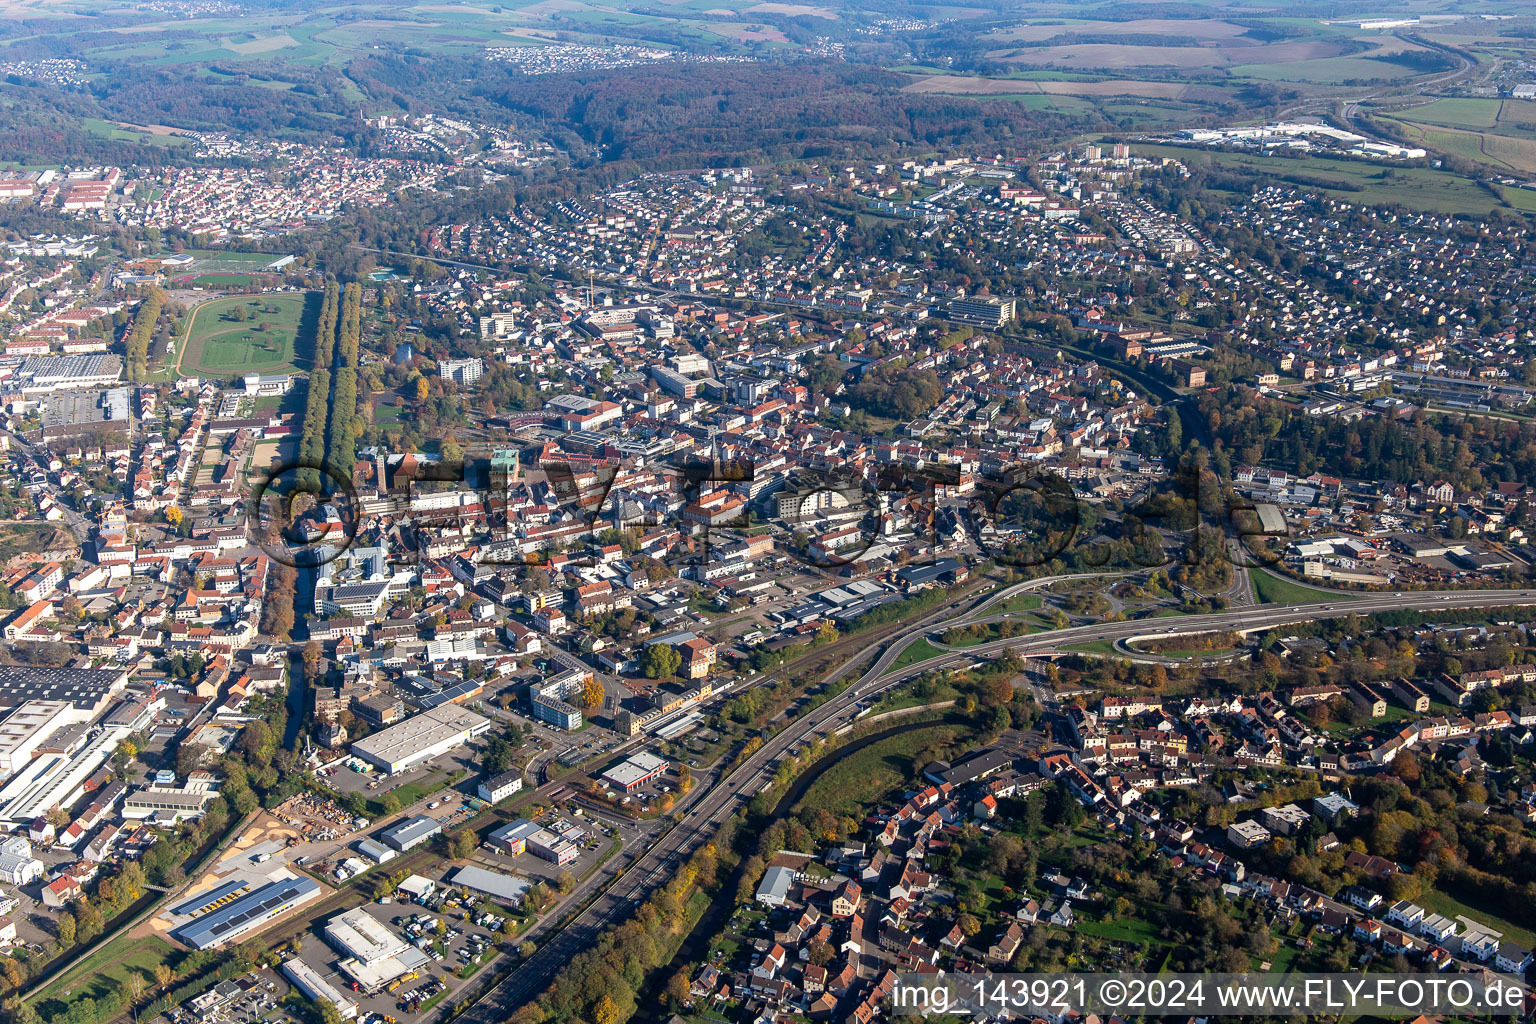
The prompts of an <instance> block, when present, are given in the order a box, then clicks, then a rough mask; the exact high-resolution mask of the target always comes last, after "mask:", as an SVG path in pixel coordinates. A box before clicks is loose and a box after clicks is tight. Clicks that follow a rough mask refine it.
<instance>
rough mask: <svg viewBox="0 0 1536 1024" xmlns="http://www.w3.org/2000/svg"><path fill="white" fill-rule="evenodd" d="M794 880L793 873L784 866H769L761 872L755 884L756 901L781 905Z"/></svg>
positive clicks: (772, 905) (767, 904)
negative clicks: (761, 875) (758, 881)
mask: <svg viewBox="0 0 1536 1024" xmlns="http://www.w3.org/2000/svg"><path fill="white" fill-rule="evenodd" d="M794 881H795V873H794V871H792V870H791V869H789V868H786V867H771V868H769V869H768V870H767V871H765V872H764V873H763V880H762V881H761V882H760V883H758V886H757V896H756V899H757V902H759V903H762V904H764V905H766V906H770V907H782V906H783V905H784V901H785V900H787V899H788V898H789V887H790V886H791V885H792V884H793V883H794Z"/></svg>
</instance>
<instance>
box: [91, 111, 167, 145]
mask: <svg viewBox="0 0 1536 1024" xmlns="http://www.w3.org/2000/svg"><path fill="white" fill-rule="evenodd" d="M80 126H81V127H82V128H84V129H85V130H86V131H88V132H90V133H91V134H92V135H100V136H101V137H102V138H104V139H110V140H112V141H113V142H147V143H149V144H150V145H151V146H185V145H187V144H188V143H190V142H191V141H192V140H191V139H189V138H187V137H186V136H183V135H169V134H166V133H165V132H150V131H135V130H134V129H132V128H124V127H123V126H122V125H117V124H113V123H112V122H111V121H103V120H101V119H100V118H97V117H87V118H84V119H83V120H81V122H80Z"/></svg>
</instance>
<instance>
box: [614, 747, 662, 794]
mask: <svg viewBox="0 0 1536 1024" xmlns="http://www.w3.org/2000/svg"><path fill="white" fill-rule="evenodd" d="M666 770H667V762H666V759H665V758H660V757H657V756H656V755H655V754H652V753H650V752H649V751H646V750H642V751H640V752H639V753H637V754H635V755H633V756H632V757H630V758H629V759H628V760H627V761H624V762H623V763H621V764H616V765H614V766H613V767H612V768H609V769H608V770H607V771H605V772H603V778H605V779H607V780H608V781H609V782H611V783H613V784H614V785H615V786H618V787H619V788H620V789H622V790H624V792H626V793H630V792H633V791H634V790H636V789H639V788H640V787H641V786H643V785H645V784H646V783H647V782H650V781H651V780H652V779H655V778H659V777H661V776H662V775H663V774H665V772H666Z"/></svg>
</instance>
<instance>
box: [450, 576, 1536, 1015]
mask: <svg viewBox="0 0 1536 1024" xmlns="http://www.w3.org/2000/svg"><path fill="white" fill-rule="evenodd" d="M1061 578H1062V577H1053V578H1049V579H1039V580H1030V581H1028V582H1026V583H1022V584H1017V585H1015V586H1012V587H1008V588H1005V589H1004V590H1001V591H999V592H997V593H996V594H994V595H992V596H991V597H989V598H987V599H986V600H985V601H982V602H980V603H979V604H977V605H976V606H975V607H974V608H971V609H970V610H968V611H965V612H961V613H959V614H958V615H954V616H952V617H950V618H948V619H941V620H939V621H936V622H935V621H931V620H932V619H933V616H930V617H929V619H928V620H925V621H924V622H922V623H919V624H918V625H916V626H915V627H913V628H912V629H909V630H906V631H904V632H901V633H898V634H895V635H893V636H892V637H891V638H890V639H888V640H883V641H880V642H879V643H877V645H876V646H875V647H873V648H869V649H866V650H865V651H862V652H860V653H859V654H857V655H855V656H854V657H853V658H852V659H850V660H849V661H847V662H844V663H842V664H840V665H839V666H838V667H837V668H835V669H834V670H833V671H832V672H830V673H828V675H827V676H826V680H827V681H831V680H834V679H837V678H840V677H841V676H842V675H843V674H845V673H846V672H847V670H848V668H849V667H850V666H851V665H857V664H859V663H862V661H863V660H864V658H866V657H867V656H868V655H869V654H870V653H872V652H873V651H877V650H878V651H879V652H880V653H879V656H878V657H877V658H876V659H875V661H874V663H873V664H872V665H870V667H869V668H868V669H866V670H865V671H864V673H863V674H862V675H861V676H860V677H859V679H858V680H857V681H856V682H855V683H853V684H852V685H850V686H849V687H848V688H847V689H846V690H844V691H843V692H842V693H841V694H839V695H838V696H836V697H834V698H833V699H831V700H829V701H827V702H826V703H825V704H823V705H821V706H820V707H818V708H816V709H814V710H812V711H809V712H807V713H806V714H804V715H802V716H800V717H799V718H796V719H794V720H793V722H792V723H791V724H789V725H788V726H786V727H785V728H783V729H781V730H780V731H779V732H777V733H776V734H774V735H773V736H771V737H769V738H768V739H767V740H766V741H765V742H764V743H763V745H762V747H761V748H759V749H758V750H757V751H755V752H754V753H753V754H752V755H751V756H749V757H748V758H746V760H744V761H743V762H742V763H741V765H740V766H738V767H737V768H736V769H735V770H734V771H732V772H731V773H730V774H729V775H728V776H726V777H724V778H720V777H718V776H717V775H716V774H714V773H712V774H711V775H710V776H708V777H707V781H706V780H701V782H700V783H699V784H696V785H695V786H694V788H693V790H692V791H691V792H689V793H688V795H687V796H685V797H684V798H683V799H682V800H681V801H679V805H678V809H677V811H676V812H675V814H676V817H675V820H676V824H675V825H673V826H672V827H671V828H670V829H669V830H668V831H666V832H665V833H663V834H662V835H660V836H659V838H657V840H656V841H655V842H654V844H653V845H651V846H650V848H649V849H647V850H646V851H645V853H643V854H642V855H641V856H640V857H639V859H637V860H636V861H635V862H634V863H633V864H631V865H630V866H629V867H628V868H626V869H623V870H622V872H621V873H620V874H619V876H618V877H617V879H615V880H614V882H613V884H612V885H611V886H609V888H608V889H607V890H606V891H604V892H602V893H601V895H599V896H597V897H596V898H595V899H594V900H593V902H592V903H591V905H590V906H589V907H588V908H587V909H586V910H584V911H583V912H582V913H580V914H579V915H577V916H576V917H575V918H574V919H573V920H572V921H571V922H570V923H569V924H568V925H567V926H566V927H565V928H564V929H563V930H562V931H561V932H559V933H558V934H557V935H555V936H554V937H553V938H551V939H550V940H549V941H548V942H547V943H546V944H545V945H544V946H542V947H541V948H540V949H539V950H538V951H537V952H536V953H535V954H534V956H533V957H531V958H530V959H529V960H528V961H527V962H525V963H523V964H522V965H520V966H519V967H517V968H516V969H515V970H514V971H513V972H512V974H511V975H510V976H509V977H508V978H507V979H506V980H505V981H503V982H502V983H501V984H500V985H499V986H497V987H496V988H494V989H492V990H491V991H489V992H488V993H486V994H485V995H484V996H482V998H481V999H480V1001H479V1002H478V1003H477V1004H476V1005H475V1006H474V1007H472V1008H471V1009H470V1010H469V1011H468V1012H467V1013H466V1014H465V1015H464V1018H463V1019H465V1020H467V1021H471V1022H474V1024H500V1022H502V1021H505V1020H506V1019H508V1018H509V1017H510V1016H511V1015H512V1013H513V1012H514V1011H515V1010H516V1009H517V1008H518V1007H520V1006H522V1005H523V1004H524V1003H526V1002H528V1001H529V1000H531V999H533V998H535V997H536V996H537V995H538V994H539V993H540V992H542V991H543V990H544V988H545V987H547V986H548V985H549V983H550V982H551V981H552V980H553V979H554V977H555V976H556V974H558V973H559V971H560V970H562V969H563V968H564V967H565V966H566V965H567V964H568V963H569V962H570V960H571V958H572V957H574V956H575V955H576V954H578V953H580V952H581V951H583V950H585V949H589V948H591V946H592V945H593V944H594V943H595V941H596V939H597V938H598V936H600V935H601V934H602V932H603V931H604V930H605V929H607V928H608V927H610V926H611V925H614V924H617V923H619V922H621V921H623V920H624V919H626V918H627V917H628V916H629V915H630V914H631V913H632V912H633V910H634V908H635V907H637V906H638V905H639V904H640V903H642V902H643V901H644V900H646V899H647V898H649V897H650V895H651V894H652V893H653V892H654V891H655V890H657V889H658V888H659V887H660V886H662V885H663V884H665V883H666V881H667V880H668V879H670V878H671V877H672V874H673V872H674V871H675V870H676V869H677V868H678V867H679V866H680V865H681V864H682V863H683V862H684V861H686V860H687V858H688V857H689V856H691V855H692V854H693V852H694V850H696V849H697V848H698V847H699V845H700V844H701V843H702V842H704V841H705V840H706V839H707V838H709V837H710V836H712V835H713V834H714V832H715V830H716V829H717V828H718V827H719V826H720V825H721V824H722V823H724V822H725V821H726V820H727V819H729V818H730V817H731V816H732V815H734V814H735V813H737V812H738V811H739V810H741V809H742V807H744V806H745V805H746V803H747V802H748V801H750V800H751V799H752V797H754V796H755V795H756V794H757V793H758V792H759V791H760V790H761V789H762V788H763V786H764V785H765V783H766V782H768V781H771V780H772V778H773V776H774V772H775V771H776V769H777V766H778V763H779V761H780V759H781V758H782V757H783V756H784V755H785V754H786V753H787V752H788V751H789V750H791V749H792V748H794V747H797V746H799V745H801V744H802V743H804V742H806V741H807V740H808V739H810V738H811V737H812V736H813V735H816V734H826V733H829V732H831V731H833V730H835V729H837V728H839V727H841V726H842V725H844V724H846V722H851V721H852V720H853V717H854V716H855V715H857V713H858V711H859V710H860V705H862V704H864V703H865V702H866V701H867V700H869V699H870V698H872V697H874V696H876V695H878V694H880V693H882V692H883V691H885V690H887V689H889V688H891V687H893V686H896V685H898V684H900V683H902V682H905V681H906V680H908V679H911V678H913V677H914V676H918V675H921V674H923V673H925V672H931V671H933V670H934V669H940V668H949V667H953V666H955V665H958V664H967V663H969V662H971V661H973V660H975V659H976V658H978V657H982V656H995V655H999V654H1001V653H1002V652H1003V651H1004V650H1005V649H1010V648H1011V649H1012V650H1014V651H1016V652H1018V653H1019V654H1021V655H1029V654H1048V653H1052V652H1054V651H1057V650H1059V649H1060V648H1061V647H1062V646H1064V645H1067V644H1079V643H1087V642H1091V641H1095V640H1119V639H1127V638H1132V637H1138V636H1169V635H1187V634H1190V633H1202V632H1212V631H1220V630H1232V631H1253V630H1260V629H1268V628H1270V627H1274V626H1283V625H1286V624H1288V623H1293V622H1312V621H1316V620H1318V619H1328V618H1339V617H1344V616H1347V615H1350V614H1356V613H1361V614H1364V613H1370V612H1380V611H1399V610H1413V609H1417V610H1422V611H1426V612H1438V611H1445V610H1448V609H1452V608H1479V607H1495V606H1508V605H1536V591H1508V590H1492V591H1489V590H1481V591H1463V592H1460V593H1448V594H1447V593H1434V592H1404V593H1401V594H1372V595H1366V596H1358V597H1351V596H1339V597H1335V598H1330V599H1329V600H1326V601H1318V602H1315V603H1310V604H1301V605H1273V606H1264V607H1258V608H1252V607H1250V608H1242V609H1238V610H1234V611H1226V612H1215V613H1211V614H1208V615H1186V616H1181V617H1179V619H1178V620H1177V624H1176V625H1170V624H1169V620H1168V619H1150V620H1140V621H1129V622H1104V623H1093V624H1091V625H1085V626H1075V627H1070V628H1067V629H1060V630H1052V631H1050V632H1046V633H1037V634H1034V635H1032V636H1023V637H1012V638H1009V639H1006V640H997V641H992V642H988V643H983V644H978V645H976V646H975V647H970V648H967V649H966V650H964V651H963V652H955V653H946V654H943V655H940V656H938V657H935V658H931V659H928V660H926V661H922V662H918V663H916V664H913V665H908V666H906V667H904V668H902V669H900V670H897V671H894V672H893V671H891V666H892V665H893V663H894V662H895V661H896V660H897V658H898V657H900V655H901V652H902V650H903V649H904V648H906V646H907V645H908V644H909V643H911V642H912V641H914V640H916V639H918V638H920V637H922V636H925V635H926V634H928V633H930V632H932V631H934V630H936V629H943V628H948V627H949V626H953V625H962V624H966V623H970V622H984V621H995V620H996V619H998V618H1001V617H1002V616H1000V615H998V614H996V613H991V614H989V609H990V608H991V607H992V606H993V605H996V604H997V603H999V602H1001V601H1004V600H1006V599H1007V598H1009V597H1011V596H1013V595H1014V594H1016V593H1020V592H1022V591H1025V590H1029V589H1033V588H1035V587H1040V586H1045V585H1047V584H1050V583H1053V582H1056V581H1057V580H1059V579H1061ZM845 720H846V721H845ZM602 877H603V873H602V872H599V873H598V874H597V875H594V876H593V878H592V879H589V880H588V881H589V883H591V884H592V885H593V886H594V887H595V886H596V885H597V884H599V880H600V879H601V878H602ZM580 896H581V894H578V897H580Z"/></svg>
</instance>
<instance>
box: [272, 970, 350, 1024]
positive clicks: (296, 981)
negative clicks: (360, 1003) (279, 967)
mask: <svg viewBox="0 0 1536 1024" xmlns="http://www.w3.org/2000/svg"><path fill="white" fill-rule="evenodd" d="M283 973H284V974H286V975H287V976H288V980H289V981H291V982H293V985H294V987H295V988H297V989H298V990H299V991H300V992H302V993H304V994H305V995H306V996H308V997H309V998H310V999H313V1000H314V1001H315V1002H317V1003H330V1004H331V1005H332V1006H334V1007H336V1012H337V1013H339V1014H341V1019H342V1020H352V1019H353V1018H354V1017H356V1016H357V1004H356V1003H354V1002H353V1001H352V1000H350V999H348V998H347V997H346V996H344V995H342V993H341V990H340V989H338V988H337V987H336V986H335V985H332V984H331V983H330V982H328V981H326V980H325V979H324V978H322V977H320V972H319V971H317V970H315V969H314V968H313V967H311V966H309V964H307V963H305V962H304V961H303V960H300V959H298V958H294V959H292V960H285V961H283Z"/></svg>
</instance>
